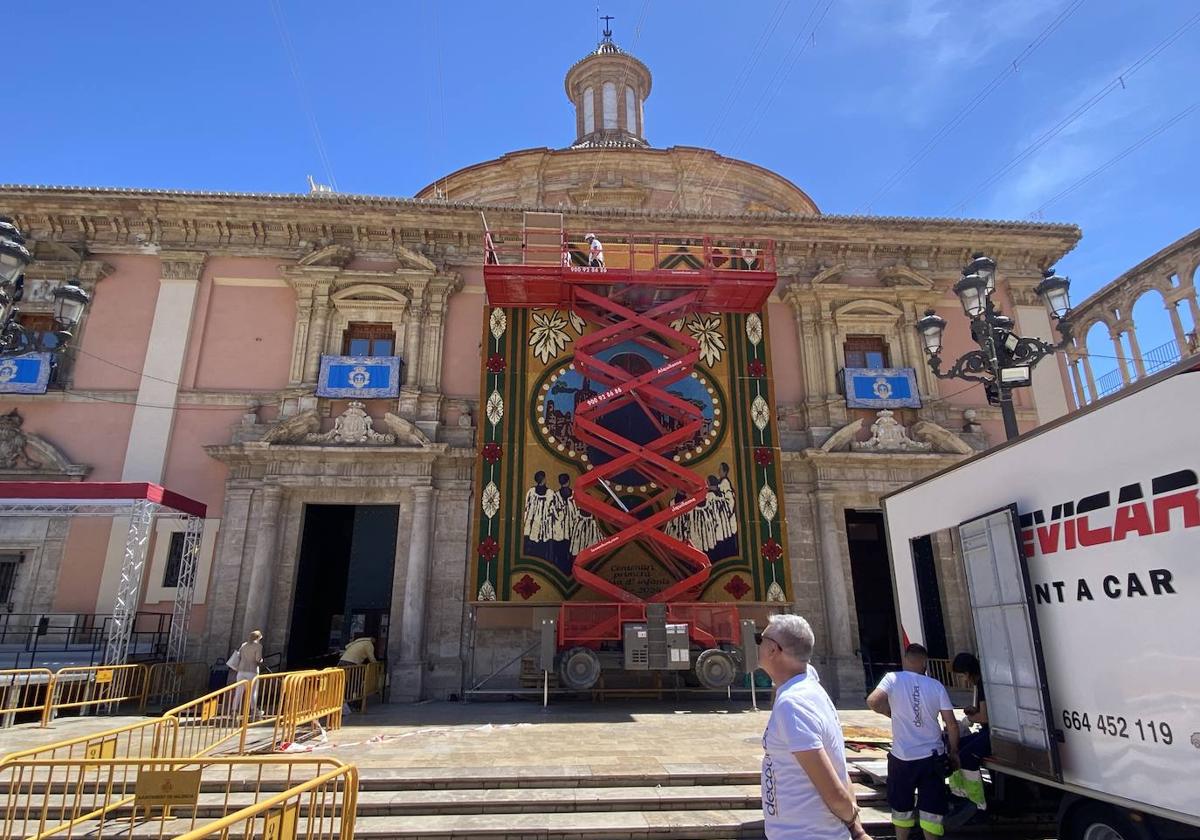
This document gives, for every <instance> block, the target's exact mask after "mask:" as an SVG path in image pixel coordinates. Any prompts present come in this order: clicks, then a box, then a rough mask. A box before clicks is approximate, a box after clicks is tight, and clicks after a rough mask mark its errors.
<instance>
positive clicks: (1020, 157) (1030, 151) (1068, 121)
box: [949, 13, 1200, 213]
mask: <svg viewBox="0 0 1200 840" xmlns="http://www.w3.org/2000/svg"><path fill="white" fill-rule="evenodd" d="M1197 23H1200V13H1197V14H1195V15H1193V16H1192V17H1190V18H1189V19H1188V20H1187V21H1185V22H1184V24H1183V25H1182V26H1180V27H1179V28H1177V29H1175V30H1174V31H1173V32H1171V34H1170V35H1168V36H1167V37H1166V38H1164V39H1163V40H1162V41H1160V42H1158V43H1157V44H1156V45H1155V46H1154V47H1152V48H1151V49H1150V51H1149V52H1147V53H1146V54H1144V55H1143V56H1142V57H1141V58H1139V59H1138V60H1137V61H1135V62H1134V63H1133V64H1131V65H1129V67H1128V68H1127V69H1126V70H1125V71H1124V72H1123V73H1118V74H1117V76H1116V77H1114V78H1113V79H1112V81H1110V82H1108V83H1107V84H1105V85H1103V86H1102V87H1101V88H1100V89H1099V90H1097V91H1096V92H1095V93H1093V94H1092V95H1091V96H1090V97H1088V99H1086V100H1085V101H1084V102H1083V103H1082V104H1081V105H1079V106H1077V107H1076V108H1075V109H1074V110H1072V111H1071V112H1070V113H1069V114H1067V115H1066V116H1065V117H1063V118H1062V119H1061V120H1059V121H1058V122H1057V123H1055V124H1054V125H1053V126H1052V127H1051V128H1049V129H1047V130H1046V131H1044V132H1042V134H1040V135H1039V136H1038V137H1037V138H1036V139H1035V140H1034V141H1033V142H1032V143H1030V144H1029V145H1028V146H1026V147H1025V148H1024V149H1022V150H1021V151H1020V152H1018V153H1017V154H1016V155H1015V156H1014V157H1012V158H1011V159H1009V160H1008V162H1006V163H1005V164H1003V165H1002V166H1000V167H999V168H998V169H997V170H996V171H994V172H993V173H992V174H991V175H989V176H988V177H987V178H985V179H983V180H982V181H980V182H979V183H978V184H976V185H975V186H974V187H973V188H972V189H971V191H970V192H969V193H968V194H967V195H966V196H964V197H963V198H962V199H961V200H960V201H959V202H958V203H957V204H955V205H954V206H953V207H952V208H951V209H950V211H949V212H951V213H958V212H961V211H962V210H964V209H966V207H967V205H968V204H970V203H971V202H972V201H973V200H975V199H977V198H978V197H979V196H980V195H981V194H982V192H983V191H984V190H985V189H987V188H988V187H990V186H992V185H993V184H995V183H997V182H998V181H999V180H1000V179H1001V178H1003V177H1004V176H1005V175H1007V174H1008V173H1009V172H1011V171H1012V170H1013V169H1015V168H1016V167H1017V166H1019V165H1020V164H1022V163H1024V162H1025V161H1027V160H1029V159H1030V158H1031V157H1033V155H1035V154H1037V152H1038V151H1039V150H1041V149H1042V147H1044V146H1045V145H1046V144H1047V143H1049V142H1050V141H1051V140H1053V139H1054V138H1055V137H1057V136H1058V135H1060V134H1062V132H1063V131H1065V130H1066V129H1067V128H1069V127H1070V126H1071V125H1072V124H1073V123H1075V122H1076V121H1077V120H1079V118H1080V117H1082V116H1083V115H1084V114H1086V113H1087V112H1088V111H1090V110H1091V109H1092V108H1094V107H1096V105H1098V104H1100V102H1102V101H1103V100H1104V99H1105V98H1107V97H1108V96H1109V95H1110V94H1112V93H1113V92H1115V91H1117V90H1125V89H1126V86H1127V83H1128V82H1129V79H1130V78H1131V77H1132V76H1133V75H1134V74H1135V73H1137V72H1138V71H1139V70H1142V69H1143V68H1145V67H1146V65H1148V64H1149V63H1150V62H1152V61H1153V60H1154V59H1156V58H1158V56H1160V55H1161V54H1162V53H1163V52H1165V51H1166V50H1167V49H1168V48H1169V47H1170V46H1171V45H1172V44H1174V43H1175V42H1176V41H1178V40H1179V39H1180V38H1182V37H1183V36H1184V34H1185V33H1186V32H1187V31H1188V30H1189V29H1191V28H1192V27H1193V26H1195V25H1196V24H1197Z"/></svg>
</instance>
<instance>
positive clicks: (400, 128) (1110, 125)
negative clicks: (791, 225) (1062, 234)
mask: <svg viewBox="0 0 1200 840" xmlns="http://www.w3.org/2000/svg"><path fill="white" fill-rule="evenodd" d="M596 8H597V7H596V3H595V2H594V0H591V2H577V1H576V0H560V2H540V3H534V2H511V1H510V2H507V3H503V4H497V3H487V4H484V3H474V2H471V3H465V2H463V3H457V2H456V3H437V2H432V0H420V1H419V2H355V0H342V2H340V3H336V4H334V3H329V2H320V3H318V2H311V1H310V0H240V1H239V2H230V1H229V0H209V2H206V3H202V4H201V3H163V2H154V3H151V2H139V3H135V2H118V3H111V4H108V3H89V4H85V3H79V2H76V3H55V4H48V3H23V4H10V6H9V7H8V8H6V11H5V19H6V24H7V26H6V30H7V32H8V33H19V35H18V36H17V37H15V38H14V37H10V38H6V58H7V59H8V61H7V68H8V79H9V82H10V87H9V95H8V97H7V99H8V102H9V104H10V106H11V105H15V107H16V108H17V109H18V112H19V119H20V121H19V122H18V124H17V126H16V129H15V130H13V131H9V132H7V136H6V138H5V140H6V142H5V144H4V146H5V150H4V154H3V155H2V156H0V182H8V183H35V184H71V185H89V186H93V185H94V186H123V187H124V186H129V187H159V188H177V189H208V190H238V191H251V192H255V191H261V192H303V191H304V190H305V189H306V185H305V180H304V178H305V175H307V174H310V173H311V174H313V175H315V176H316V177H317V178H318V180H322V181H328V180H330V177H331V176H330V174H329V173H332V178H333V179H334V180H336V183H337V186H338V188H339V189H340V190H342V191H344V192H355V193H370V194H380V195H401V196H403V195H411V194H413V193H414V192H415V191H417V190H418V189H420V188H421V187H423V186H425V185H426V184H428V183H430V182H432V181H433V180H435V179H436V178H437V177H438V176H439V175H441V174H444V173H446V172H449V171H453V170H455V169H457V168H459V167H462V166H466V165H469V164H471V163H475V162H478V161H481V160H487V159H491V158H494V157H497V156H499V155H500V154H503V153H504V152H506V151H510V150H514V149H521V148H529V147H538V146H551V147H561V146H565V145H567V144H569V143H570V142H571V140H572V139H573V129H574V122H573V116H572V111H571V106H570V103H569V102H568V101H567V100H566V97H565V95H564V93H563V86H562V77H563V74H564V72H565V71H566V69H567V68H568V67H569V66H570V65H571V64H572V63H573V62H575V61H576V60H578V59H579V58H580V57H582V56H583V55H584V54H585V53H586V52H587V51H588V50H589V49H591V48H592V47H593V46H594V44H595V42H596V40H597V25H596ZM1068 10H1069V14H1068V15H1067V16H1066V17H1065V19H1063V20H1061V21H1060V23H1059V25H1058V26H1057V28H1056V29H1055V30H1054V31H1053V32H1052V33H1051V34H1049V36H1048V37H1046V38H1045V40H1044V41H1043V42H1042V43H1041V44H1040V45H1039V46H1038V47H1037V48H1036V49H1033V50H1032V51H1029V50H1027V49H1026V48H1027V47H1028V46H1029V45H1030V44H1031V42H1034V41H1035V39H1037V38H1038V37H1039V35H1041V34H1042V33H1043V32H1044V31H1045V30H1046V28H1047V27H1048V26H1049V25H1050V24H1051V23H1052V22H1053V21H1055V19H1056V18H1058V17H1059V16H1060V14H1062V13H1064V12H1065V11H1068ZM604 13H607V14H611V15H614V16H615V20H614V21H613V29H614V32H615V40H616V41H617V43H618V44H620V45H621V46H622V47H623V48H625V49H627V50H629V51H631V52H633V53H635V54H636V55H637V56H638V57H640V58H641V59H642V60H643V61H645V62H646V64H647V65H648V66H649V67H650V69H651V71H652V72H653V74H654V89H653V92H652V93H651V96H650V98H649V100H648V101H647V103H646V127H647V135H648V138H649V140H650V141H651V143H652V144H653V145H655V146H660V147H667V146H671V145H676V144H681V145H697V146H706V147H710V148H713V149H716V150H717V151H719V152H721V153H723V154H728V155H732V156H735V157H740V158H744V159H746V160H749V161H752V162H754V163H757V164H760V165H763V166H766V167H768V168H770V169H773V170H775V171H777V172H779V173H781V174H783V175H784V176H786V177H788V178H790V179H791V180H793V181H794V182H795V183H796V184H798V185H799V186H800V187H802V188H803V189H804V190H805V191H807V192H808V193H809V195H811V196H812V197H813V199H814V200H815V201H816V202H817V204H818V206H819V207H820V208H821V209H822V211H824V212H827V213H854V212H865V211H866V210H867V209H868V208H869V209H870V211H871V212H874V213H878V214H887V215H911V216H970V217H986V218H1005V219H1025V218H1030V216H1031V214H1035V213H1037V212H1038V211H1039V209H1040V212H1041V218H1044V219H1046V220H1048V221H1068V222H1074V223H1076V224H1078V225H1080V227H1081V228H1082V229H1083V231H1084V237H1083V240H1082V241H1081V243H1080V245H1079V247H1078V249H1077V250H1076V251H1075V252H1074V253H1073V254H1071V255H1070V256H1069V257H1067V258H1066V259H1065V260H1063V262H1062V264H1061V265H1060V269H1061V271H1062V272H1063V273H1067V274H1069V275H1070V276H1071V277H1072V279H1073V281H1074V285H1075V292H1076V298H1077V299H1082V297H1083V296H1084V295H1086V294H1087V293H1088V292H1090V291H1093V290H1095V289H1097V288H1099V287H1100V286H1102V285H1103V284H1104V283H1106V282H1108V281H1109V280H1111V279H1113V278H1114V277H1116V276H1117V275H1118V274H1119V273H1121V272H1122V271H1124V270H1125V269H1127V268H1129V267H1132V266H1133V265H1135V264H1136V263H1138V262H1140V261H1141V260H1142V259H1144V258H1146V257H1147V256H1150V255H1151V254H1153V253H1154V252H1156V251H1158V250H1159V249H1160V248H1162V247H1164V246H1166V245H1168V244H1170V243H1171V242H1173V241H1175V240H1176V239H1178V238H1179V237H1180V236H1182V235H1184V234H1185V233H1188V232H1189V231H1191V230H1192V229H1194V228H1195V227H1196V226H1197V224H1198V223H1200V221H1198V220H1200V212H1198V211H1200V166H1197V165H1196V156H1195V150H1196V146H1197V139H1198V137H1200V109H1194V110H1193V111H1191V112H1190V113H1189V114H1188V115H1187V116H1184V117H1183V118H1182V119H1180V120H1179V121H1178V122H1176V123H1175V124H1174V125H1173V126H1172V127H1170V128H1169V129H1167V130H1165V131H1164V132H1162V133H1161V134H1160V135H1158V136H1157V137H1154V138H1153V139H1151V140H1149V141H1148V142H1147V143H1146V144H1145V145H1144V146H1142V147H1141V148H1140V149H1137V150H1136V151H1133V152H1132V153H1130V154H1129V155H1128V156H1127V157H1125V158H1124V159H1123V160H1121V161H1120V162H1118V163H1116V164H1115V165H1113V166H1112V167H1111V168H1110V169H1108V170H1107V171H1105V172H1104V173H1103V174H1101V175H1100V176H1098V177H1096V178H1094V179H1092V180H1091V181H1090V182H1089V183H1087V184H1085V185H1083V186H1081V187H1080V188H1078V189H1077V190H1076V191H1075V192H1073V193H1071V194H1069V195H1067V196H1065V197H1063V198H1061V199H1059V200H1057V201H1054V202H1053V203H1050V204H1049V205H1048V206H1045V207H1043V205H1044V204H1045V203H1046V202H1047V201H1049V200H1051V199H1053V198H1054V197H1055V196H1057V195H1058V194H1059V193H1061V192H1062V191H1063V190H1064V189H1066V188H1068V187H1071V186H1072V185H1073V184H1074V183H1075V182H1076V181H1078V180H1079V179H1080V178H1083V177H1084V176H1086V175H1088V174H1089V173H1091V172H1092V171H1093V170H1095V169H1096V168H1097V167H1099V166H1101V165H1102V164H1104V163H1105V162H1107V161H1109V160H1110V159H1112V158H1113V157H1115V156H1117V155H1118V154H1120V153H1121V152H1122V151H1123V150H1125V149H1126V148H1128V147H1129V146H1130V145H1132V144H1134V143H1136V142H1138V141H1139V140H1141V139H1142V138H1144V137H1146V136H1147V135H1148V134H1150V133H1151V132H1152V131H1154V130H1155V129H1156V128H1157V127H1159V126H1161V125H1163V124H1165V123H1167V122H1168V121H1169V120H1171V119H1172V118H1174V117H1176V116H1178V115H1179V114H1181V113H1184V112H1185V111H1186V109H1187V108H1188V107H1189V106H1191V105H1193V104H1194V103H1196V102H1197V101H1200V94H1198V93H1197V86H1196V80H1197V79H1200V50H1198V49H1197V47H1198V46H1200V25H1193V26H1192V27H1191V28H1190V29H1189V30H1187V31H1186V32H1185V33H1184V34H1183V35H1182V37H1180V38H1179V40H1177V41H1176V42H1175V43H1174V44H1173V45H1172V46H1170V47H1168V48H1166V49H1165V50H1163V51H1162V52H1161V54H1159V55H1158V56H1157V57H1156V58H1154V59H1153V60H1152V61H1150V62H1148V63H1146V64H1145V65H1144V66H1142V67H1140V68H1139V69H1137V70H1136V72H1135V73H1133V74H1131V75H1129V76H1128V78H1127V79H1125V81H1124V86H1123V87H1121V86H1120V85H1119V84H1118V85H1117V86H1116V88H1115V90H1113V91H1112V92H1111V93H1109V94H1108V95H1106V96H1104V97H1103V98H1102V99H1100V101H1099V102H1098V103H1096V104H1095V105H1094V106H1093V107H1091V108H1090V109H1088V110H1087V111H1086V113H1084V114H1083V115H1082V116H1081V117H1079V118H1078V119H1077V120H1075V121H1074V122H1072V123H1071V124H1070V125H1069V126H1067V127H1066V128H1065V129H1064V130H1062V131H1061V133H1058V134H1057V135H1056V136H1054V137H1053V138H1052V139H1050V140H1049V141H1048V142H1046V143H1045V145H1044V146H1043V147H1042V148H1041V149H1039V150H1038V151H1036V152H1034V153H1032V154H1030V155H1028V156H1027V157H1025V158H1024V159H1022V160H1019V161H1018V162H1017V163H1016V164H1015V165H1013V166H1012V167H1011V169H1010V171H1008V172H1007V173H1004V174H1002V175H999V176H998V177H995V178H994V179H993V175H995V174H996V173H997V172H998V170H1000V169H1001V168H1002V167H1005V166H1006V165H1008V164H1009V163H1010V162H1011V161H1012V160H1013V159H1014V158H1016V157H1018V156H1020V155H1022V153H1023V152H1024V151H1025V150H1026V149H1027V148H1028V147H1029V146H1030V144H1031V143H1034V142H1035V141H1037V140H1038V139H1039V138H1040V137H1042V136H1043V135H1044V134H1045V133H1046V132H1048V131H1049V130H1051V129H1053V128H1054V127H1055V126H1056V124H1058V123H1059V122H1060V121H1061V120H1063V119H1064V118H1065V117H1067V116H1068V115H1070V114H1071V112H1072V111H1074V110H1075V109H1077V108H1078V107H1079V106H1080V105H1081V104H1084V103H1086V102H1087V101H1088V100H1089V98H1090V97H1092V96H1093V94H1095V93H1097V92H1098V91H1103V90H1104V88H1105V86H1106V85H1110V83H1112V82H1113V81H1114V80H1115V79H1116V78H1117V77H1118V76H1120V75H1122V74H1123V73H1125V72H1126V71H1127V70H1128V68H1130V66H1131V65H1134V64H1135V62H1137V61H1138V59H1140V58H1141V57H1143V56H1144V55H1146V54H1147V53H1148V52H1150V51H1151V50H1152V49H1153V48H1154V47H1155V46H1156V45H1158V44H1159V43H1160V42H1162V41H1163V40H1164V39H1166V38H1167V37H1168V36H1170V35H1171V34H1172V33H1174V32H1176V31H1177V30H1179V28H1180V27H1181V26H1183V25H1184V24H1186V23H1187V22H1188V21H1189V20H1190V19H1192V18H1193V16H1195V15H1197V14H1198V13H1200V4H1198V3H1196V2H1194V0H1150V1H1149V2H1142V3H1129V2H1120V1H1119V0H1083V2H1082V3H1077V0H982V2H963V0H910V1H909V2H902V1H901V0H816V2H815V3H814V2H813V0H762V2H747V3H739V4H734V3H729V2H716V1H715V0H714V1H712V2H702V1H701V0H690V2H666V0H607V2H605V3H603V4H602V8H601V14H604ZM280 18H282V21H283V26H282V28H281V26H280V20H279V19H280ZM818 19H820V23H819V25H818V26H816V27H815V32H814V25H813V24H814V22H815V21H816V20H818ZM284 33H286V38H287V40H288V41H290V44H291V54H292V55H293V56H294V66H295V68H296V71H297V73H298V78H299V79H300V80H301V82H302V84H297V77H296V76H294V75H293V71H292V66H293V63H292V62H291V61H289V57H288V56H289V53H288V49H287V48H286V47H285V36H284ZM1023 52H1024V53H1025V54H1024V57H1023V58H1022V59H1021V60H1020V61H1019V62H1018V64H1017V65H1016V69H1015V72H1010V73H1007V74H1005V73H1004V71H1005V70H1006V68H1011V67H1012V62H1013V60H1014V58H1016V57H1018V56H1020V55H1022V53H1023ZM994 80H995V81H997V84H996V85H995V86H994V89H993V90H992V91H991V93H990V94H989V95H988V97H987V98H986V100H984V101H983V102H982V103H981V104H980V105H979V106H978V107H977V108H976V110H975V111H974V113H973V114H972V115H971V116H970V117H968V118H967V119H966V120H964V121H963V122H962V123H961V125H959V126H958V127H957V128H956V129H954V130H953V131H951V132H943V134H944V136H943V137H942V139H941V140H940V142H938V143H936V144H935V145H933V146H932V147H931V148H928V149H927V150H926V154H925V156H924V158H923V159H922V160H920V161H917V162H916V163H915V164H913V159H914V156H915V155H917V154H918V153H919V152H921V151H922V149H923V148H924V147H925V146H926V144H927V143H928V142H929V141H930V140H931V138H934V137H935V135H937V134H938V133H939V131H940V130H942V129H943V127H944V126H946V125H947V123H948V122H949V121H950V120H951V119H952V118H954V117H955V116H956V115H957V114H959V112H960V111H961V109H962V108H963V107H964V106H965V105H967V104H968V103H969V102H970V101H971V100H972V99H973V98H975V97H976V95H977V94H979V93H980V91H981V90H982V89H984V88H985V86H987V85H988V84H989V83H990V82H993V81H994ZM305 101H307V102H308V103H309V105H308V106H307V107H306V105H305V104H304V103H305ZM310 113H311V115H312V117H313V118H314V119H315V123H316V125H317V127H318V128H319V133H320V136H321V138H322V139H323V145H324V149H325V155H324V156H325V158H327V160H328V166H326V165H325V162H324V161H323V160H322V155H321V153H320V152H319V150H318V145H317V143H316V141H315V139H314V130H313V127H312V124H311V121H310V118H309V114H310ZM910 164H913V165H912V166H911V169H910V171H908V172H907V174H905V175H904V176H903V177H900V178H893V176H894V175H895V174H896V173H897V172H898V171H900V170H902V169H903V168H906V167H909V166H910ZM988 181H990V183H987V184H986V186H984V187H983V188H980V189H977V187H978V185H980V184H984V183H985V182H988ZM1002 267H1003V266H1001V268H1002ZM1134 314H1135V317H1137V318H1139V334H1141V335H1142V347H1143V349H1144V350H1148V349H1149V348H1150V347H1153V346H1156V345H1157V344H1159V343H1161V342H1162V341H1165V340H1167V339H1168V338H1169V337H1170V332H1169V328H1168V327H1167V320H1166V316H1165V313H1164V312H1163V311H1162V308H1161V305H1159V304H1158V303H1157V301H1154V302H1153V303H1152V305H1151V303H1149V302H1147V301H1146V300H1143V302H1142V305H1141V306H1139V307H1138V308H1137V309H1136V310H1135V313H1134ZM1092 350H1093V353H1097V352H1102V349H1101V348H1097V347H1093V348H1092ZM1096 367H1097V369H1098V370H1097V372H1100V370H1103V369H1105V365H1104V364H1103V363H1102V362H1100V361H1099V360H1097V362H1096Z"/></svg>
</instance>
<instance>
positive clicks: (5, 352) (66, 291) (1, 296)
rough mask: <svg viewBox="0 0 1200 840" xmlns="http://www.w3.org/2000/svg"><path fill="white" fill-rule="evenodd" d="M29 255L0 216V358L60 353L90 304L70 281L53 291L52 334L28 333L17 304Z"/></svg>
mask: <svg viewBox="0 0 1200 840" xmlns="http://www.w3.org/2000/svg"><path fill="white" fill-rule="evenodd" d="M31 262H33V256H32V255H31V254H30V253H29V249H28V248H26V247H25V237H24V236H23V235H22V234H21V231H20V230H18V229H17V226H16V225H14V224H13V222H12V219H9V218H6V217H3V216H0V358H7V357H10V356H23V355H24V354H26V353H36V352H46V353H62V352H63V351H64V350H66V349H67V345H68V344H70V343H71V339H72V338H73V337H74V331H75V328H76V327H77V326H78V325H79V322H80V320H81V319H82V318H83V312H84V310H85V309H87V305H88V304H89V303H90V302H91V299H92V298H91V295H89V294H88V293H87V292H85V291H84V290H83V289H81V288H80V287H79V280H78V279H76V278H72V279H70V280H68V281H67V282H66V283H64V284H62V285H61V286H59V287H58V288H56V289H55V290H54V291H53V293H52V294H53V295H54V322H55V325H56V326H57V327H58V329H57V330H54V331H53V332H48V333H47V332H40V331H34V330H29V329H27V328H26V327H24V326H23V325H22V324H21V322H20V317H19V316H20V314H21V310H20V309H18V308H17V304H18V303H20V302H21V298H22V297H23V296H24V294H25V266H27V265H29V264H30V263H31Z"/></svg>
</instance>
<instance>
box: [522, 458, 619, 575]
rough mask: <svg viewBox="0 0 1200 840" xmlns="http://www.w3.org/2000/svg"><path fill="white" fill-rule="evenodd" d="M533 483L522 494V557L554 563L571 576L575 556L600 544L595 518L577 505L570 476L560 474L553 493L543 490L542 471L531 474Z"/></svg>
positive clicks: (544, 486)
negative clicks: (523, 502)
mask: <svg viewBox="0 0 1200 840" xmlns="http://www.w3.org/2000/svg"><path fill="white" fill-rule="evenodd" d="M533 481H534V486H533V487H531V488H529V490H528V491H527V492H526V494H525V511H524V516H523V517H522V523H523V527H522V533H523V534H524V537H525V539H524V546H523V549H524V554H525V555H526V556H529V557H537V558H539V559H541V560H545V561H547V562H549V563H553V564H554V566H555V568H557V569H558V570H559V571H560V572H562V573H563V574H564V575H567V576H570V574H571V570H572V567H573V565H574V563H575V557H576V555H578V554H579V552H581V551H583V549H584V548H586V547H587V546H589V545H592V544H593V543H596V542H599V541H600V539H601V538H602V537H603V536H604V534H603V532H602V531H601V530H600V524H599V523H598V522H597V521H596V519H595V517H593V516H592V515H591V514H590V513H587V512H585V511H583V510H581V509H580V508H579V505H578V504H576V502H575V491H574V490H573V489H572V488H571V476H570V475H569V474H567V473H559V475H558V489H557V490H556V491H554V492H550V490H549V488H548V487H547V486H546V473H545V472H544V471H542V470H538V471H537V472H536V473H534V475H533Z"/></svg>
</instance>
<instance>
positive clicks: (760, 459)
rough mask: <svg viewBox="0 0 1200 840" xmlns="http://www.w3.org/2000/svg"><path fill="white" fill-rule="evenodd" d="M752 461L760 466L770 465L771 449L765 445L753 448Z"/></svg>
mask: <svg viewBox="0 0 1200 840" xmlns="http://www.w3.org/2000/svg"><path fill="white" fill-rule="evenodd" d="M754 463H756V464H758V465H759V466H760V467H769V466H771V450H770V449H768V448H767V447H765V446H758V447H755V449H754Z"/></svg>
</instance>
